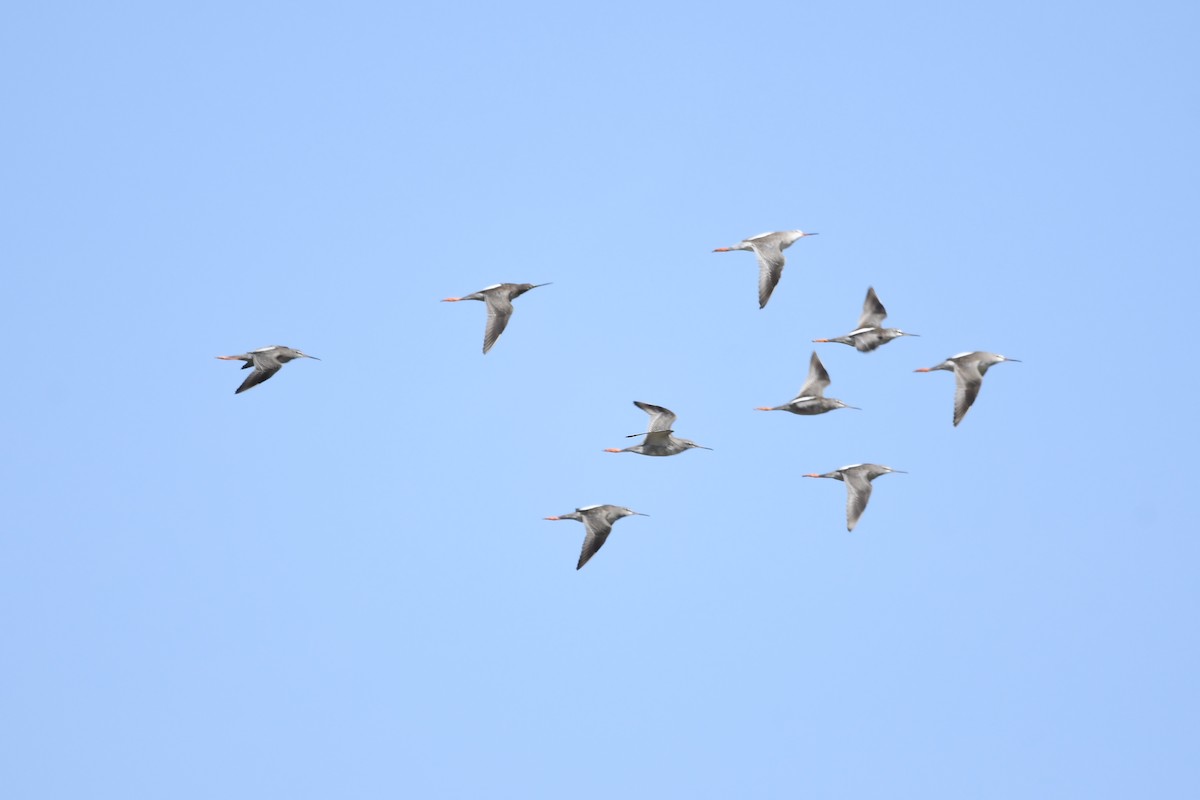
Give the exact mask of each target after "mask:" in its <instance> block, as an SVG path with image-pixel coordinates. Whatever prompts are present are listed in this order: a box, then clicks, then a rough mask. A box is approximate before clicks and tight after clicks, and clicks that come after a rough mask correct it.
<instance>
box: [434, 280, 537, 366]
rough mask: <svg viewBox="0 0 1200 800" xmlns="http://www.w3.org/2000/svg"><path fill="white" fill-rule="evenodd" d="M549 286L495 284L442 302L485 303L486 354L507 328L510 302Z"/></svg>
mask: <svg viewBox="0 0 1200 800" xmlns="http://www.w3.org/2000/svg"><path fill="white" fill-rule="evenodd" d="M549 285H550V284H548V283H496V284H492V285H491V286H488V287H486V288H484V289H480V290H479V291H478V292H474V293H472V294H468V295H463V296H462V297H447V298H446V299H445V300H443V301H442V302H444V303H457V302H459V301H460V300H480V301H482V302H484V303H487V315H488V318H487V327H486V328H485V329H484V332H483V352H484V353H485V354H486V353H487V351H488V350H491V349H492V345H494V344H495V343H496V340H497V339H499V338H500V334H502V333H504V329H505V328H506V327H508V320H509V318H510V317H512V313H513V304H512V301H513V300H515V299H516V298H518V297H520V296H521V295H523V294H525V293H526V292H528V291H529V290H530V289H536V288H538V287H539V286H549Z"/></svg>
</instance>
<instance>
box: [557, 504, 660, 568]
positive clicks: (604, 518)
mask: <svg viewBox="0 0 1200 800" xmlns="http://www.w3.org/2000/svg"><path fill="white" fill-rule="evenodd" d="M634 515H637V516H639V517H646V516H649V515H648V514H643V513H642V512H640V511H634V510H633V509H631V508H625V507H624V506H614V505H607V504H606V505H597V506H582V507H580V508H577V509H575V510H574V511H572V512H571V513H569V514H559V515H558V516H554V517H546V519H549V520H560V519H574V520H578V521H580V522H582V523H583V527H584V530H585V531H586V533H585V534H584V537H583V549H582V550H581V551H580V553H579V563H578V564H576V565H575V569H577V570H578V569H582V568H583V565H584V564H586V563H587V562H588V561H589V560H590V559H591V557H592V556H594V555H596V553H597V552H598V551H599V550H600V548H601V547H603V546H604V543H605V542H606V541H608V534H610V533H612V526H613V523H615V522H616V521H617V520H619V519H621V517H630V516H634Z"/></svg>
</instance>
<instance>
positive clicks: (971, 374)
mask: <svg viewBox="0 0 1200 800" xmlns="http://www.w3.org/2000/svg"><path fill="white" fill-rule="evenodd" d="M1002 361H1017V362H1018V363H1019V362H1020V359H1017V358H1008V357H1006V356H1002V355H999V354H997V353H987V352H984V351H983V350H974V351H972V352H970V353H959V354H958V355H956V356H950V357H949V358H947V359H946V360H945V361H943V362H942V363H940V364H937V365H936V366H932V367H922V368H921V369H918V370H914V372H936V371H938V370H946V371H947V372H953V373H954V425H955V427H957V426H958V423H960V422H962V419H963V417H965V416H966V415H967V411H968V409H970V408H971V405H972V404H973V403H974V402H975V398H976V397H978V396H979V390H980V388H982V386H983V376H984V375H986V374H987V371H988V370H989V369H991V368H992V367H994V366H995V365H996V364H999V363H1000V362H1002Z"/></svg>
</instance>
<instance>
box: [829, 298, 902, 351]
mask: <svg viewBox="0 0 1200 800" xmlns="http://www.w3.org/2000/svg"><path fill="white" fill-rule="evenodd" d="M886 318H887V309H886V308H884V307H883V303H881V302H880V301H879V296H878V295H876V294H875V288H874V287H871V286H869V287H867V299H866V300H864V301H863V310H862V315H861V316H859V318H858V325H857V326H856V327H855V329H854V330H852V331H850V332H849V333H847V334H846V335H845V336H835V337H832V338H829V339H813V341H814V342H837V343H838V344H848V345H850V346H851V347H853V348H854V349H855V350H857V351H858V352H860V353H869V352H871V351H872V350H875V349H877V348H879V347H882V346H883V345H885V344H887V343H888V342H890V341H891V340H892V339H898V338H900V337H901V336H917V335H918V334H915V333H905V332H904V331H902V330H900V329H899V328H884V327H881V326H882V325H883V321H884V319H886Z"/></svg>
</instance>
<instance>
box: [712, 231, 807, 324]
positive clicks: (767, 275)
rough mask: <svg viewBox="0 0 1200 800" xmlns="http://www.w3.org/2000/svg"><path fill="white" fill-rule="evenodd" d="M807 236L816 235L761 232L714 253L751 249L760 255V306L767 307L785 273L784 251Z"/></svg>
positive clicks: (720, 248)
mask: <svg viewBox="0 0 1200 800" xmlns="http://www.w3.org/2000/svg"><path fill="white" fill-rule="evenodd" d="M805 236H816V234H815V233H805V232H804V231H775V232H773V233H760V234H758V235H757V236H751V237H750V238H748V239H743V240H742V241H740V242H738V243H737V244H735V245H730V246H729V247H718V248H717V249H715V250H713V252H714V253H728V252H729V251H731V250H750V251H752V252H753V253H754V255H756V256H758V307H759V308H766V306H767V301H768V300H770V299H771V292H773V291H775V285H776V284H777V283H779V278H780V276H782V275H783V264H784V261H783V251H784V250H786V249H788V248H789V247H791V246H792V245H793V244H794V243H795V242H798V241H799V240H800V239H802V238H804V237H805Z"/></svg>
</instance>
